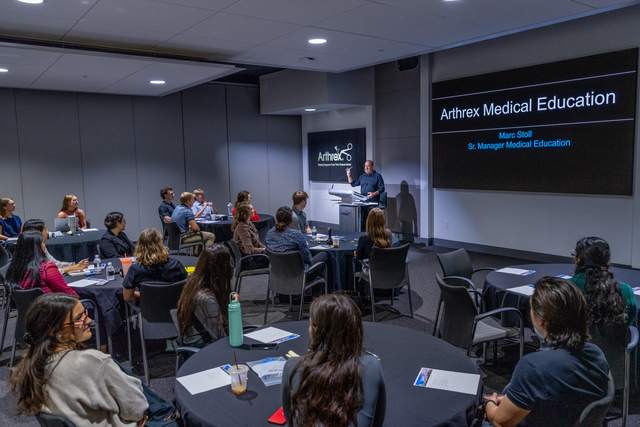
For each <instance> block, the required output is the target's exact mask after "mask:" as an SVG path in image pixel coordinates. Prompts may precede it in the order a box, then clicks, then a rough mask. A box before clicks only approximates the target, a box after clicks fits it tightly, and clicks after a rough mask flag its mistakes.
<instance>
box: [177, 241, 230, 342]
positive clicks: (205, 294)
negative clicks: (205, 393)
mask: <svg viewBox="0 0 640 427" xmlns="http://www.w3.org/2000/svg"><path fill="white" fill-rule="evenodd" d="M232 277H233V267H231V253H230V252H229V250H228V249H227V248H225V247H224V246H222V245H214V246H212V247H209V248H206V249H205V250H204V251H203V252H202V253H201V254H200V257H199V258H198V264H197V265H196V270H195V271H194V272H193V274H191V276H189V278H188V279H187V283H186V284H185V285H184V289H183V291H182V295H181V296H180V300H179V301H178V313H177V317H178V325H179V326H180V335H181V336H182V340H183V343H184V344H185V345H190V346H195V347H204V346H206V345H208V344H210V343H212V342H214V341H217V340H218V339H220V338H222V337H226V336H227V335H228V334H229V314H228V309H229V294H230V293H231V278H232Z"/></svg>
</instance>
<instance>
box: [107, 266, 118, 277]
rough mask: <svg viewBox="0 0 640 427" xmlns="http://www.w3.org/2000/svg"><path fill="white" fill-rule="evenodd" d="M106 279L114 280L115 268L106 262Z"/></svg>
mask: <svg viewBox="0 0 640 427" xmlns="http://www.w3.org/2000/svg"><path fill="white" fill-rule="evenodd" d="M107 280H116V270H115V269H114V268H113V264H111V263H108V264H107Z"/></svg>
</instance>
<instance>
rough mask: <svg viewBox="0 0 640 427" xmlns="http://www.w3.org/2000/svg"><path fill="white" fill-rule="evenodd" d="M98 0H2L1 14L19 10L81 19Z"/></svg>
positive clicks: (27, 12)
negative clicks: (30, 0) (31, 0)
mask: <svg viewBox="0 0 640 427" xmlns="http://www.w3.org/2000/svg"><path fill="white" fill-rule="evenodd" d="M97 2H98V0H55V1H45V2H44V3H42V4H28V3H21V2H19V1H16V0H0V14H3V13H5V12H19V13H26V14H32V15H39V16H49V17H53V18H68V19H80V18H82V16H83V15H84V14H85V13H87V11H89V9H91V7H93V5H94V4H96V3H97Z"/></svg>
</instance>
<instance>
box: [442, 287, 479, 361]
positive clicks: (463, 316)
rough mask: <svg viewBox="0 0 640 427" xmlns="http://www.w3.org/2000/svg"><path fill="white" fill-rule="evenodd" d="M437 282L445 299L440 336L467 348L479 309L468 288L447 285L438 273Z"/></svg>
mask: <svg viewBox="0 0 640 427" xmlns="http://www.w3.org/2000/svg"><path fill="white" fill-rule="evenodd" d="M436 282H438V286H439V287H440V292H441V295H442V298H443V300H444V309H443V312H442V320H441V321H440V335H441V336H440V338H442V339H443V340H445V341H447V342H448V343H450V344H453V345H455V346H458V347H463V348H467V347H468V346H469V336H470V335H471V329H472V328H473V319H474V318H475V316H477V315H478V309H477V308H476V305H475V303H474V302H473V300H472V299H471V296H470V295H469V293H468V292H467V289H466V288H464V287H462V286H449V285H447V284H446V283H444V280H442V277H440V275H439V274H436Z"/></svg>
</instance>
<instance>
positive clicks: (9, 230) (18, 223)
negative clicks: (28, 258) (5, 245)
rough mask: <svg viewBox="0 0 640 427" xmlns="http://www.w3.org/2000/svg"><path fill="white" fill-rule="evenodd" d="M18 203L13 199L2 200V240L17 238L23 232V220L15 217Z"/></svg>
mask: <svg viewBox="0 0 640 427" xmlns="http://www.w3.org/2000/svg"><path fill="white" fill-rule="evenodd" d="M15 210H16V203H15V202H14V201H13V199H10V198H2V199H0V240H8V239H9V238H11V237H17V236H18V235H19V234H20V233H21V232H22V220H21V219H20V217H19V216H18V215H14V214H13V212H14V211H15Z"/></svg>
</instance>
